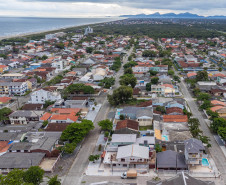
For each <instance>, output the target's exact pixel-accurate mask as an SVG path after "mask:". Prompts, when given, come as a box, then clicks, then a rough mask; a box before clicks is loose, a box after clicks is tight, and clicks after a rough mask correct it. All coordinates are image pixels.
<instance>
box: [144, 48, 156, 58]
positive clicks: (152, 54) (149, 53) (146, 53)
mask: <svg viewBox="0 0 226 185" xmlns="http://www.w3.org/2000/svg"><path fill="white" fill-rule="evenodd" d="M142 56H143V57H156V56H157V53H156V52H155V51H152V50H145V51H144V52H143V53H142Z"/></svg>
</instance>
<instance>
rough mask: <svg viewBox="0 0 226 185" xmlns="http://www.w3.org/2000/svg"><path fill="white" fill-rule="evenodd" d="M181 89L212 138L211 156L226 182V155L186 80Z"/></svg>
mask: <svg viewBox="0 0 226 185" xmlns="http://www.w3.org/2000/svg"><path fill="white" fill-rule="evenodd" d="M180 87H181V91H182V93H183V94H184V97H185V99H186V101H187V102H188V105H189V107H190V109H191V112H192V114H193V117H195V118H198V119H199V122H200V128H201V130H202V131H203V134H204V135H206V136H208V137H209V138H210V144H211V145H212V147H211V148H210V149H209V151H210V154H211V157H212V158H213V160H214V162H215V164H216V166H217V168H218V170H219V171H220V173H221V180H222V181H221V182H222V184H226V159H225V156H224V154H223V152H222V150H221V149H220V147H219V145H218V144H217V142H216V140H215V139H214V137H213V134H212V133H211V132H210V130H209V128H208V126H207V125H206V123H205V120H204V118H203V116H202V113H201V112H200V111H199V110H198V106H197V104H196V103H195V101H194V99H193V98H192V96H191V94H190V92H189V91H188V89H187V86H186V85H185V83H184V81H182V82H181V83H180Z"/></svg>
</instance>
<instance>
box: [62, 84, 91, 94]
mask: <svg viewBox="0 0 226 185" xmlns="http://www.w3.org/2000/svg"><path fill="white" fill-rule="evenodd" d="M81 92H83V93H84V94H94V92H95V90H94V88H93V87H91V86H89V85H85V84H81V83H78V84H71V85H69V86H68V87H67V88H66V89H65V90H64V92H63V94H64V95H65V96H68V94H72V93H75V94H80V93H81Z"/></svg>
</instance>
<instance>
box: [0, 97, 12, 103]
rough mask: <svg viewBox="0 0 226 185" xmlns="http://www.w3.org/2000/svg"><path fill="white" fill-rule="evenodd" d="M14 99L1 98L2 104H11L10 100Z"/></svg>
mask: <svg viewBox="0 0 226 185" xmlns="http://www.w3.org/2000/svg"><path fill="white" fill-rule="evenodd" d="M11 99H12V98H10V97H6V96H5V97H0V102H2V103H7V102H9V101H10V100H11Z"/></svg>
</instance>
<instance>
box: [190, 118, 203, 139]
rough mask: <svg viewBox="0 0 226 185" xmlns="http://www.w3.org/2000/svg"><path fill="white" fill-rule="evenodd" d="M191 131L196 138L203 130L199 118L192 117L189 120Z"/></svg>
mask: <svg viewBox="0 0 226 185" xmlns="http://www.w3.org/2000/svg"><path fill="white" fill-rule="evenodd" d="M188 125H189V129H190V132H191V134H192V136H193V137H194V138H197V137H198V136H199V135H200V133H202V131H201V130H200V129H199V120H198V119H197V118H190V119H189V120H188Z"/></svg>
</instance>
